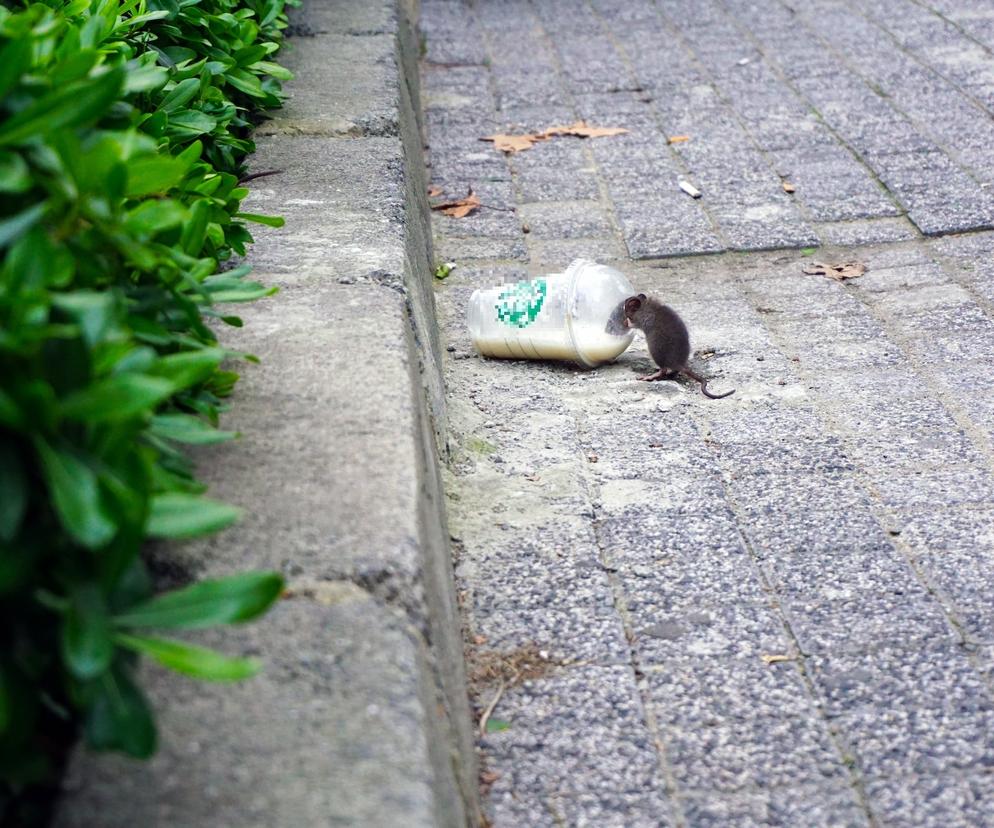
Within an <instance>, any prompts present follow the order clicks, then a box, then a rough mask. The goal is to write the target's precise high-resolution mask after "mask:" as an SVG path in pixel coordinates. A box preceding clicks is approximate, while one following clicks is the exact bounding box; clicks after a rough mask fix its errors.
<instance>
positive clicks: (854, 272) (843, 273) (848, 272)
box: [801, 262, 866, 282]
mask: <svg viewBox="0 0 994 828" xmlns="http://www.w3.org/2000/svg"><path fill="white" fill-rule="evenodd" d="M801 272H802V273H807V274H808V275H809V276H829V277H831V278H832V279H837V280H838V281H840V282H844V281H845V280H846V279H855V278H856V277H857V276H862V275H863V274H864V273H866V265H865V264H863V263H862V262H842V263H841V264H825V263H824V262H811V264H809V265H805V266H804V267H802V268H801Z"/></svg>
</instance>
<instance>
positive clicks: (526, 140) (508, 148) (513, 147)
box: [480, 133, 546, 155]
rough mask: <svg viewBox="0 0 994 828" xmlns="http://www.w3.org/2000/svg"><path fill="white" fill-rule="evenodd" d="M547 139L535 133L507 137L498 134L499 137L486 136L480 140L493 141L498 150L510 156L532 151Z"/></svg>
mask: <svg viewBox="0 0 994 828" xmlns="http://www.w3.org/2000/svg"><path fill="white" fill-rule="evenodd" d="M545 139H546V136H544V135H536V134H534V133H526V134H525V135H505V134H503V133H498V134H497V135H486V136H484V137H483V138H481V139H480V140H481V141H493V144H494V147H495V148H496V149H499V150H500V151H501V152H506V153H507V154H508V155H510V154H512V153H515V152H521V151H522V150H528V149H531V148H532V144H534V143H535V142H536V141H544V140H545Z"/></svg>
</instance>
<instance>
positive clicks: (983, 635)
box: [422, 0, 994, 828]
mask: <svg viewBox="0 0 994 828" xmlns="http://www.w3.org/2000/svg"><path fill="white" fill-rule="evenodd" d="M422 29H423V31H424V35H425V47H426V51H425V57H424V60H423V63H422V83H423V100H424V105H425V112H426V118H427V123H428V129H429V144H430V152H429V156H430V168H429V175H430V182H431V184H432V185H434V186H436V187H438V188H440V189H441V191H442V195H441V196H440V198H442V197H446V198H448V197H459V196H463V195H465V194H466V192H467V190H468V189H469V188H472V189H473V190H474V191H475V192H476V193H478V194H479V196H480V199H481V201H482V202H483V204H484V205H485V207H484V208H483V209H481V210H480V211H478V212H477V213H475V214H473V215H471V216H468V217H466V218H463V219H455V218H448V217H444V216H436V217H435V222H434V230H435V235H436V251H437V255H438V257H439V259H447V260H451V261H454V262H456V263H457V265H458V266H457V268H456V269H455V270H454V271H453V273H452V275H451V276H449V277H448V278H447V279H446V280H445V281H444V282H441V283H440V284H439V287H438V309H439V316H440V321H441V326H442V335H443V342H444V344H445V346H446V352H445V353H446V356H447V359H446V363H445V377H446V386H447V393H448V417H449V426H450V442H451V445H452V448H453V460H452V462H451V464H450V467H449V470H448V473H447V478H446V493H447V495H448V498H449V502H448V509H449V515H450V530H451V532H452V534H453V536H454V537H455V538H456V543H455V550H454V551H455V554H456V561H457V570H456V574H457V581H458V588H459V590H460V594H462V595H463V596H464V600H463V602H462V606H463V611H464V618H465V623H466V629H467V633H466V635H467V646H468V649H469V655H470V658H469V661H470V667H471V669H473V670H475V675H474V684H473V686H474V693H475V697H474V701H475V704H476V713H477V715H478V716H479V715H481V714H482V713H483V711H484V708H485V707H487V706H488V704H489V703H490V702H491V701H492V700H493V699H495V698H497V699H498V701H497V704H496V706H495V708H494V709H493V711H492V713H491V719H492V720H496V721H497V723H498V724H497V727H496V728H495V729H493V731H492V732H488V733H487V734H486V735H485V736H484V737H483V738H482V739H481V740H480V746H481V749H482V751H483V756H484V764H483V770H484V774H483V779H484V781H485V782H486V784H487V786H488V787H489V792H488V796H487V802H486V810H487V812H488V813H489V815H490V816H491V818H492V820H493V824H494V825H495V826H524V825H527V826H545V825H549V826H562V825H568V826H574V825H577V826H579V825H588V826H597V827H598V828H602V827H603V826H619V827H620V826H624V828H632V826H661V825H677V826H693V827H694V828H697V826H721V828H727V827H728V826H774V825H775V826H785V828H797V827H798V826H804V828H811V827H813V826H865V825H872V826H900V828H905V826H928V827H930V826H936V828H950V826H963V828H967V827H969V828H975V827H976V826H987V825H994V816H992V814H994V774H992V773H991V772H990V769H991V767H992V765H994V682H992V676H994V506H992V503H994V500H992V498H994V474H992V469H994V446H992V437H994V393H992V391H994V388H992V385H994V382H992V380H991V375H992V369H994V357H992V354H994V234H991V233H989V232H982V231H983V230H984V229H985V228H991V227H994V203H992V200H991V193H992V190H991V186H990V185H992V184H994V164H992V156H991V151H990V147H992V146H994V119H992V112H994V109H992V107H994V98H992V94H991V93H992V90H994V54H992V49H994V10H990V9H987V7H986V6H983V5H980V4H976V3H969V2H966V1H965V0H942V2H941V3H939V4H936V3H931V4H930V3H919V2H912V0H887V2H875V3H872V4H871V3H868V2H866V3H863V2H826V0H817V2H807V3H803V4H800V3H799V4H796V5H793V6H790V5H787V4H786V3H780V2H773V1H772V0H727V2H714V1H713V0H705V2H699V1H698V0H662V2H659V3H651V2H648V1H647V0H638V1H637V2H621V0H595V2H586V3H577V2H553V1H552V0H541V2H534V3H528V2H523V1H522V0H509V1H506V2H487V1H486V0H480V1H479V2H475V3H461V2H435V1H434V0H430V1H429V2H425V3H424V5H423V9H422ZM581 118H585V119H587V120H588V121H589V122H590V123H592V124H594V125H597V126H608V127H625V128H628V129H629V130H630V133H629V134H627V135H621V136H614V137H608V138H599V139H590V140H586V141H581V140H578V139H570V138H557V139H554V140H550V141H547V142H543V143H541V144H538V145H536V146H534V147H533V148H532V149H531V150H528V151H526V152H520V153H517V154H514V155H510V156H504V155H503V154H501V153H500V152H497V151H496V150H495V149H494V148H493V146H492V145H490V144H487V143H481V142H480V140H479V139H480V138H481V137H483V136H486V135H491V134H494V133H502V132H504V133H522V132H526V131H533V130H541V129H545V128H547V127H550V126H553V125H557V124H569V123H572V122H574V121H576V120H578V119H581ZM674 136H687V137H688V138H689V140H686V141H682V142H676V143H670V142H669V141H668V139H669V138H672V137H674ZM681 179H686V180H688V181H690V182H692V183H694V184H695V185H696V186H697V187H698V188H699V189H700V190H701V191H702V192H703V197H702V198H701V199H700V200H693V199H691V198H689V197H688V196H686V195H685V194H684V193H682V192H681V191H680V190H679V189H678V181H679V180H681ZM785 183H786V184H789V185H791V186H790V187H785V186H784V184H785ZM790 189H792V190H793V192H788V190H790ZM978 230H979V231H981V232H964V231H978ZM939 236H941V237H939ZM811 248H819V249H815V250H812V249H811ZM770 249H774V252H761V251H765V250H770ZM703 253H713V254H717V255H711V256H700V255H696V256H693V257H690V256H689V255H688V254H703ZM578 255H583V256H587V257H590V258H595V259H599V260H602V261H611V262H613V263H614V264H615V265H616V266H618V267H620V268H621V269H623V270H624V271H625V272H626V274H627V275H628V276H629V277H630V278H631V280H632V281H633V283H634V284H635V285H636V286H637V287H638V289H640V290H645V291H646V292H652V293H656V294H658V295H659V296H661V297H663V298H664V299H665V300H666V301H667V302H668V303H670V304H672V305H673V306H674V307H676V308H677V309H678V310H679V311H680V312H681V313H682V314H683V315H684V316H685V317H686V319H687V321H688V323H689V325H690V329H691V334H692V338H693V340H694V345H695V347H696V350H697V365H698V367H699V368H700V369H701V370H702V371H704V372H705V374H707V375H708V376H712V377H714V379H715V383H714V385H713V388H715V389H716V390H723V389H725V388H733V387H734V388H736V389H737V392H736V394H735V395H734V396H733V397H730V398H728V399H725V400H721V401H712V400H708V399H705V398H704V397H702V396H701V395H700V394H699V393H698V392H697V390H696V389H695V388H693V387H691V386H686V385H679V384H676V383H656V384H652V385H648V386H647V385H646V384H644V383H638V382H635V381H634V378H635V375H636V373H642V372H644V371H645V369H646V368H647V367H648V355H647V353H646V351H645V350H644V347H643V342H642V340H641V339H637V340H636V343H635V346H633V348H632V349H630V351H629V352H628V353H627V354H625V355H624V356H623V357H622V358H621V359H620V360H619V361H618V362H617V363H616V364H613V365H611V366H608V367H605V368H602V369H599V370H596V371H578V370H576V369H574V368H572V367H570V366H567V365H555V364H546V363H524V362H502V361H494V360H483V359H480V358H479V357H477V356H476V355H475V353H474V352H473V350H472V348H471V346H470V343H469V341H468V337H467V334H466V330H465V322H464V311H465V304H466V301H467V299H468V296H469V294H470V293H471V291H472V290H473V289H474V288H475V287H481V286H487V285H491V284H497V283H501V282H509V281H514V280H517V279H520V278H524V277H526V276H528V275H537V274H540V273H543V272H550V271H560V270H562V269H563V268H564V267H565V266H566V265H567V264H568V263H569V261H570V260H571V259H572V258H573V257H574V256H578ZM814 260H821V261H826V262H836V261H846V260H858V261H861V262H863V263H865V264H866V265H867V266H868V267H869V270H868V272H867V273H866V274H865V275H863V276H862V277H860V278H858V279H855V280H853V281H851V282H847V283H845V284H842V283H839V282H835V281H833V280H830V279H828V278H825V277H821V276H812V275H805V274H804V273H803V272H802V268H803V267H804V266H805V265H808V264H810V263H811V262H812V261H814ZM536 651H538V652H540V653H542V655H539V656H537V658H539V659H540V660H541V661H543V663H544V668H543V669H541V670H536V671H533V672H532V674H531V676H532V677H531V678H528V679H527V680H525V681H522V682H519V683H514V684H513V685H512V686H510V687H507V688H505V689H503V690H501V688H500V684H499V682H498V681H496V680H495V679H494V676H497V675H500V673H499V671H495V670H494V669H492V665H493V664H495V663H499V662H500V661H501V659H503V660H504V661H505V663H507V664H515V663H517V662H516V661H515V660H516V659H519V658H521V656H522V654H524V653H534V652H536ZM534 657H535V656H533V658H534ZM481 665H482V666H487V665H491V669H489V670H487V669H481Z"/></svg>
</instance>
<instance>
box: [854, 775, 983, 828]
mask: <svg viewBox="0 0 994 828" xmlns="http://www.w3.org/2000/svg"><path fill="white" fill-rule="evenodd" d="M866 796H867V800H868V803H869V806H870V808H871V810H872V811H873V814H874V816H876V817H877V819H878V820H879V822H880V824H881V825H887V826H898V825H942V826H949V828H986V826H989V825H991V824H994V821H992V808H994V779H992V777H991V776H990V774H989V773H985V772H984V771H982V770H981V771H979V772H975V773H967V774H965V775H958V774H957V775H953V774H945V775H941V776H933V775H931V774H915V775H913V776H901V777H897V778H894V779H877V780H871V781H869V782H867V784H866Z"/></svg>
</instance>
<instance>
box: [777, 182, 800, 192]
mask: <svg viewBox="0 0 994 828" xmlns="http://www.w3.org/2000/svg"><path fill="white" fill-rule="evenodd" d="M780 186H781V187H783V191H784V192H785V193H793V192H796V191H797V187H795V186H794V185H793V184H791V183H790V182H789V181H784V182H783V184H781V185H780Z"/></svg>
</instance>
